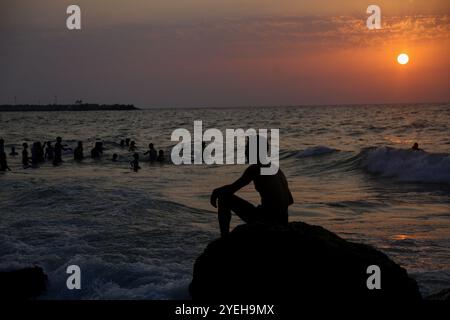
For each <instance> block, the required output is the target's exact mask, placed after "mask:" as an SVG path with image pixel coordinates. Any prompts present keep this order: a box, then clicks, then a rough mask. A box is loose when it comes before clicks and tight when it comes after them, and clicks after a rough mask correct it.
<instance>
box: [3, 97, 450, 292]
mask: <svg viewBox="0 0 450 320" xmlns="http://www.w3.org/2000/svg"><path fill="white" fill-rule="evenodd" d="M194 120H202V121H203V128H204V130H205V129H207V128H219V129H223V130H224V129H225V128H230V129H236V128H244V129H247V128H255V129H258V128H268V129H270V128H279V129H280V159H281V160H280V161H281V162H280V163H281V168H282V170H283V171H284V172H285V174H286V176H287V179H288V181H289V184H290V188H291V190H292V193H293V196H294V199H295V204H294V205H293V206H291V208H290V221H304V222H307V223H311V224H318V225H321V226H323V227H325V228H327V229H329V230H331V231H333V232H336V233H337V234H339V235H340V236H342V237H344V238H346V239H349V240H352V241H358V242H363V243H367V244H371V245H374V246H375V247H377V248H378V249H380V250H381V251H383V252H385V253H386V254H387V255H389V256H390V257H391V258H392V259H393V260H394V261H396V262H397V263H399V264H401V265H402V266H403V267H405V268H406V269H407V270H408V272H409V273H410V274H411V275H412V276H413V277H414V278H415V279H416V280H417V281H418V283H419V286H420V289H421V291H422V293H423V294H424V295H427V294H429V293H432V292H435V291H438V290H440V289H443V288H448V287H450V137H449V134H448V133H449V132H450V104H415V105H379V106H373V105H372V106H321V107H319V106H318V107H267V108H256V107H255V108H230V109H149V110H140V111H111V112H60V113H52V112H37V113H34V112H29V113H0V123H1V128H0V137H2V138H3V139H5V141H6V151H7V154H9V151H10V147H11V146H12V145H16V147H17V151H18V152H19V154H20V152H21V150H22V149H21V144H22V142H24V141H25V142H28V144H30V146H31V144H32V142H34V141H37V140H39V141H42V142H43V141H47V140H52V141H54V139H55V138H56V136H61V137H63V140H64V142H65V143H67V144H68V145H69V146H71V147H72V148H75V146H76V142H77V141H78V140H82V141H83V142H84V149H85V155H88V154H89V151H90V149H91V147H92V145H93V143H94V142H95V141H96V139H100V140H103V141H104V143H105V148H106V150H105V154H104V156H103V159H102V160H100V161H93V160H91V159H86V160H85V161H83V162H82V163H75V162H74V161H73V160H72V158H73V156H72V154H71V153H70V152H68V153H67V154H66V155H65V156H64V161H65V162H64V163H63V165H61V166H59V167H53V166H52V165H51V163H45V164H43V165H41V166H40V167H39V168H29V169H23V168H22V167H21V164H20V157H16V158H11V157H8V162H9V166H10V167H11V169H12V171H11V172H6V173H0V269H1V270H6V269H15V268H19V267H24V266H32V265H39V266H42V267H43V268H44V270H45V272H46V273H47V274H48V275H49V280H50V282H49V285H50V286H49V290H48V292H47V293H46V294H45V295H44V296H42V298H44V299H55V298H65V299H78V298H83V299H111V298H118V299H177V298H188V297H189V296H188V292H187V286H188V284H189V281H190V279H191V275H192V266H193V263H194V261H195V259H196V257H197V256H198V255H199V254H200V253H201V252H202V250H203V249H204V248H205V247H206V245H207V244H208V243H209V242H210V241H211V240H213V239H215V238H217V237H218V236H219V231H218V225H217V221H216V214H215V211H214V210H213V208H212V207H211V206H210V205H209V195H210V192H211V190H212V189H213V188H215V187H218V186H221V185H223V184H227V183H230V182H232V181H233V180H234V179H235V178H237V177H239V175H240V174H241V173H242V171H243V170H244V168H245V166H244V165H223V166H218V165H216V166H206V165H195V166H194V165H191V166H175V165H172V164H171V163H170V161H169V159H168V160H167V162H166V163H164V164H162V165H160V164H150V163H149V162H146V158H145V156H143V155H142V153H143V152H144V151H146V150H147V145H148V143H149V142H153V143H154V144H155V146H156V148H157V149H164V150H165V153H166V157H167V158H169V157H170V150H171V147H172V146H173V145H174V144H175V143H174V142H171V141H170V136H171V133H172V131H173V130H174V129H176V128H186V129H188V130H190V131H192V130H193V122H194ZM127 137H128V138H131V139H132V140H135V141H136V143H137V145H138V146H139V149H138V151H139V153H140V154H141V161H142V163H141V167H142V170H140V171H139V172H137V173H135V172H132V171H130V170H129V164H128V163H129V161H130V160H131V153H130V152H128V151H127V150H126V149H122V148H121V147H120V145H119V141H120V140H121V139H125V138H127ZM416 141H417V142H419V144H420V147H421V148H423V149H424V150H425V152H413V151H411V150H409V149H410V147H411V145H412V144H413V143H414V142H416ZM113 153H118V154H119V161H118V162H116V163H113V162H112V161H110V159H111V156H112V154H113ZM240 195H241V196H242V197H244V198H246V199H248V200H250V201H252V202H253V203H255V204H257V203H258V201H259V199H258V196H257V194H255V192H254V189H253V186H249V187H247V188H245V189H244V190H242V191H241V192H240ZM232 223H233V225H236V224H238V223H240V222H239V221H238V220H237V219H236V218H234V219H233V221H232ZM71 264H76V265H79V266H80V268H81V272H82V290H73V291H70V290H67V288H66V279H67V276H68V275H67V274H66V273H65V271H66V268H67V266H68V265H71ZM330 267H332V266H330Z"/></svg>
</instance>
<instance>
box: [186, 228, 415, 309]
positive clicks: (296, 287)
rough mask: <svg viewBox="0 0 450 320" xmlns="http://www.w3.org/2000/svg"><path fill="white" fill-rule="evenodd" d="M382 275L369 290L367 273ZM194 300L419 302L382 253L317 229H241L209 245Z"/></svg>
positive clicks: (196, 276) (197, 268)
mask: <svg viewBox="0 0 450 320" xmlns="http://www.w3.org/2000/svg"><path fill="white" fill-rule="evenodd" d="M370 265H378V266H379V267H380V269H381V290H369V289H368V288H367V285H366V281H367V279H368V277H369V276H370V275H368V274H367V273H366V271H367V267H368V266H370ZM189 291H190V294H191V296H192V298H193V299H194V300H209V301H218V300H221V301H223V300H225V301H226V300H228V301H229V300H245V301H248V300H252V299H255V300H256V301H280V302H282V301H286V300H288V301H289V300H290V301H292V300H302V301H305V300H311V301H317V300H319V301H320V300H329V301H330V300H333V301H335V300H346V301H354V300H391V299H392V300H421V295H420V292H419V289H418V287H417V284H416V282H415V281H414V280H413V279H411V278H409V277H408V274H407V272H406V270H405V269H403V268H402V267H400V266H399V265H398V264H396V263H395V262H393V261H392V260H391V259H389V258H388V257H387V256H386V255H385V254H384V253H382V252H380V251H378V250H376V249H374V248H372V247H370V246H368V245H364V244H358V243H352V242H349V241H346V240H344V239H342V238H340V237H338V236H337V235H336V234H334V233H332V232H330V231H328V230H326V229H324V228H322V227H319V226H311V225H308V224H306V223H302V222H292V223H290V224H289V225H287V226H278V227H269V226H264V225H261V224H253V225H242V226H238V227H237V228H235V229H234V230H233V231H232V232H231V233H230V234H229V236H228V237H226V238H223V239H217V240H215V241H213V242H211V243H210V244H209V245H208V247H207V248H206V249H205V251H204V252H203V253H202V254H201V255H200V256H199V257H198V258H197V260H196V262H195V264H194V272H193V279H192V282H191V284H190V286H189Z"/></svg>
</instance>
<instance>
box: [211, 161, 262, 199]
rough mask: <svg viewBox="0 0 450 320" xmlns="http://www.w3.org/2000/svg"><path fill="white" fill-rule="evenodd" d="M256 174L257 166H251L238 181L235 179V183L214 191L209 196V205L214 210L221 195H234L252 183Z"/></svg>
mask: <svg viewBox="0 0 450 320" xmlns="http://www.w3.org/2000/svg"><path fill="white" fill-rule="evenodd" d="M257 172H259V168H258V167H257V166H254V165H251V166H250V167H248V168H247V169H246V170H245V171H244V174H243V175H242V176H241V177H240V178H239V179H237V180H236V181H235V182H233V183H232V184H229V185H225V186H223V187H220V188H217V189H214V191H213V192H212V194H211V199H210V202H211V205H212V206H213V207H214V208H217V198H218V197H219V196H220V195H221V194H224V193H228V194H234V193H235V192H237V191H238V190H240V189H242V188H243V187H245V186H246V185H248V184H249V183H250V182H252V181H253V179H254V178H255V174H256V173H257Z"/></svg>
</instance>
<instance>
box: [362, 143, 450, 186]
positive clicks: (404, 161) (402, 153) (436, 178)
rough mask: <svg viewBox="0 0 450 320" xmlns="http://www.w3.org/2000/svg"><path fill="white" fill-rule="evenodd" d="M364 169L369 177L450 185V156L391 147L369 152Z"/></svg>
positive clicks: (365, 158) (364, 154)
mask: <svg viewBox="0 0 450 320" xmlns="http://www.w3.org/2000/svg"><path fill="white" fill-rule="evenodd" d="M360 159H361V161H360V166H361V167H362V168H363V169H364V170H366V171H367V172H369V173H373V174H379V175H381V176H382V177H387V178H395V179H398V180H400V181H404V182H420V183H444V184H450V155H449V154H433V153H427V152H425V151H412V150H404V149H395V148H390V147H376V148H368V149H365V150H363V151H362V152H361V154H360Z"/></svg>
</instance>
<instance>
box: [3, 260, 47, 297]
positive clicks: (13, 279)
mask: <svg viewBox="0 0 450 320" xmlns="http://www.w3.org/2000/svg"><path fill="white" fill-rule="evenodd" d="M0 287H1V290H0V299H2V300H3V299H7V300H16V299H21V300H25V299H35V298H36V297H37V296H38V295H39V294H41V293H42V292H44V291H45V290H46V287H47V275H46V274H45V273H44V270H42V268H40V267H33V268H25V269H20V270H14V271H3V272H0Z"/></svg>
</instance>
